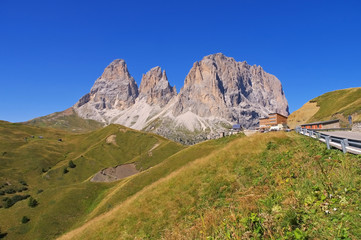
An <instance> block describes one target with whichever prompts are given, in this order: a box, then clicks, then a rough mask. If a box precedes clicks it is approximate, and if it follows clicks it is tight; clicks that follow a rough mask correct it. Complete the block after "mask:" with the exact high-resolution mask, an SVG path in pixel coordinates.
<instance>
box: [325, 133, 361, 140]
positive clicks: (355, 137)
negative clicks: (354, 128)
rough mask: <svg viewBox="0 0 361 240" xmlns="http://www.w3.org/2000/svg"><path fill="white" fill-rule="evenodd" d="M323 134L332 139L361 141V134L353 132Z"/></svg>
mask: <svg viewBox="0 0 361 240" xmlns="http://www.w3.org/2000/svg"><path fill="white" fill-rule="evenodd" d="M321 133H322V134H325V135H329V136H332V137H339V138H348V139H353V140H358V141H361V132H351V131H334V132H324V131H322V132H321Z"/></svg>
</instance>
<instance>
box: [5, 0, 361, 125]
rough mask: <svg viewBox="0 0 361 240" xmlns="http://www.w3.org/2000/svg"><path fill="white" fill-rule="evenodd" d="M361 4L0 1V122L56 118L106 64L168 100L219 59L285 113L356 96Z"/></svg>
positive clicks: (229, 1) (79, 95)
mask: <svg viewBox="0 0 361 240" xmlns="http://www.w3.org/2000/svg"><path fill="white" fill-rule="evenodd" d="M360 12H361V3H360V2H358V1H348V2H346V3H340V2H338V1H320V2H317V3H315V2H312V1H304V2H302V3H294V2H292V3H291V2H289V1H285V0H284V1H279V2H277V3H271V2H269V1H265V0H264V1H259V2H257V3H254V2H251V1H247V0H245V1H234V0H227V1H225V2H222V3H219V2H216V1H207V2H206V1H197V2H191V1H183V2H175V1H154V2H151V3H150V2H147V1H138V2H136V3H134V2H118V1H103V2H102V3H100V2H99V3H98V2H90V3H89V2H87V1H77V2H76V3H73V2H71V1H52V2H48V1H35V2H28V1H17V2H13V1H6V0H5V1H2V2H1V3H0V24H1V26H2V32H3V36H2V38H1V39H0V49H1V52H2V54H1V56H0V72H1V83H2V91H1V94H0V107H1V109H2V110H1V114H0V120H5V121H10V122H23V121H27V120H30V119H33V118H36V117H40V116H44V115H48V114H51V113H53V112H59V111H63V110H65V109H67V108H69V107H71V106H73V105H74V104H75V103H76V102H77V101H78V100H79V99H80V98H81V97H82V96H83V95H85V94H86V93H88V92H89V91H90V88H91V87H92V85H93V84H94V82H95V80H96V79H97V78H98V77H100V75H101V74H102V73H103V70H104V69H105V68H106V66H108V65H109V64H110V63H111V62H112V61H113V60H115V59H123V60H125V62H126V63H127V66H128V70H129V73H130V74H131V75H132V76H133V77H134V79H135V81H136V82H137V85H138V87H139V85H140V80H141V77H142V74H145V73H146V72H148V71H149V70H150V69H151V68H153V67H155V66H159V67H161V69H162V70H166V73H167V77H168V80H169V82H170V84H171V86H176V89H177V93H179V90H180V88H181V87H182V86H183V85H184V79H185V78H186V75H187V74H188V72H189V70H190V69H191V67H192V66H193V63H194V62H196V61H200V60H201V59H202V58H203V57H204V56H207V55H210V54H215V53H223V54H224V55H226V56H227V57H232V58H234V59H235V60H236V61H237V62H240V61H246V62H247V63H248V64H249V65H257V66H261V67H262V68H263V69H264V70H265V71H266V72H267V73H270V74H272V75H274V76H276V77H277V78H278V79H279V80H280V81H281V83H282V86H283V90H284V93H285V95H286V99H287V101H288V104H289V109H290V113H292V112H294V111H296V110H297V109H299V108H300V107H302V105H303V104H305V103H306V102H308V101H309V100H311V99H313V98H315V97H317V96H320V95H322V94H324V93H326V92H330V91H335V90H339V89H347V88H353V87H361V86H360V82H361V81H360V80H361V73H360V71H359V69H358V67H359V66H360V63H361V60H360V57H359V56H360V55H361V46H360V44H359V43H360V42H361V32H360V31H357V29H359V28H360V26H361V15H360V14H359V13H360Z"/></svg>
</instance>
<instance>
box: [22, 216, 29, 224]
mask: <svg viewBox="0 0 361 240" xmlns="http://www.w3.org/2000/svg"><path fill="white" fill-rule="evenodd" d="M29 221H30V218H28V217H27V216H23V218H22V219H21V222H22V223H27V222H29Z"/></svg>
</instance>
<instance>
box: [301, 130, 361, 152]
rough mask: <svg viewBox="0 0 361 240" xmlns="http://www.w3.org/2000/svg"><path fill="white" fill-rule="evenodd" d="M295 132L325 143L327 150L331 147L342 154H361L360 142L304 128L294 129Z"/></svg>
mask: <svg viewBox="0 0 361 240" xmlns="http://www.w3.org/2000/svg"><path fill="white" fill-rule="evenodd" d="M295 131H296V132H297V133H299V134H302V135H305V136H309V137H312V138H315V139H318V140H319V141H321V142H324V143H326V145H327V149H331V147H334V148H337V149H340V150H342V151H343V153H347V152H349V153H353V154H361V141H358V140H354V139H348V138H340V137H334V136H330V135H327V134H323V133H320V132H318V131H314V130H310V129H306V128H296V129H295Z"/></svg>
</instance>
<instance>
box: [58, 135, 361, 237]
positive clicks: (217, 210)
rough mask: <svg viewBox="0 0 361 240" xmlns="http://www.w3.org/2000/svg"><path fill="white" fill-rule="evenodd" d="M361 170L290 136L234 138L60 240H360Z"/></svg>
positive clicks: (347, 158)
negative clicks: (252, 239)
mask: <svg viewBox="0 0 361 240" xmlns="http://www.w3.org/2000/svg"><path fill="white" fill-rule="evenodd" d="M196 146H197V145H196ZM196 146H194V147H196ZM186 150H188V151H191V149H190V148H188V149H186ZM186 150H183V151H182V152H184V151H186ZM182 152H179V153H177V154H176V155H178V154H181V153H182ZM174 157H175V156H174ZM162 164H163V163H162ZM360 164H361V158H360V157H357V156H354V155H350V154H346V155H344V154H342V153H341V152H340V151H338V150H327V149H326V147H325V146H324V145H323V144H321V143H319V142H317V141H316V140H314V139H309V138H306V137H304V136H300V135H296V134H295V133H288V134H286V133H269V134H263V135H255V136H252V137H249V138H237V139H234V140H233V141H230V142H228V143H227V144H225V145H222V146H221V147H220V148H218V149H217V150H214V151H213V152H212V153H211V154H207V155H203V156H200V157H197V158H196V159H195V160H193V161H189V162H188V163H186V164H185V165H183V166H182V167H180V168H178V169H176V170H174V171H172V173H171V174H168V175H167V176H165V177H163V178H160V179H159V180H157V181H154V182H153V183H151V184H149V185H148V186H146V187H144V188H143V189H142V190H139V191H138V192H137V193H135V194H134V195H133V196H132V197H130V198H127V200H125V201H122V202H121V203H120V204H118V205H117V206H116V207H114V208H113V209H112V210H110V211H108V212H107V213H105V214H102V215H99V216H98V217H96V218H93V219H92V220H89V221H88V222H87V223H86V224H84V225H83V226H82V227H80V228H78V229H75V230H74V231H73V232H69V233H68V234H67V235H64V236H63V237H62V238H61V239H242V238H254V239H261V238H266V239H278V238H282V239H307V238H309V239H315V238H316V239H359V238H360V237H361V231H360V229H361V226H360V225H361V223H360V222H359V221H358V219H359V214H360V213H361V211H360V209H359V206H360V200H361V198H360V183H361V172H360V170H359V166H360ZM159 167H160V165H159Z"/></svg>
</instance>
